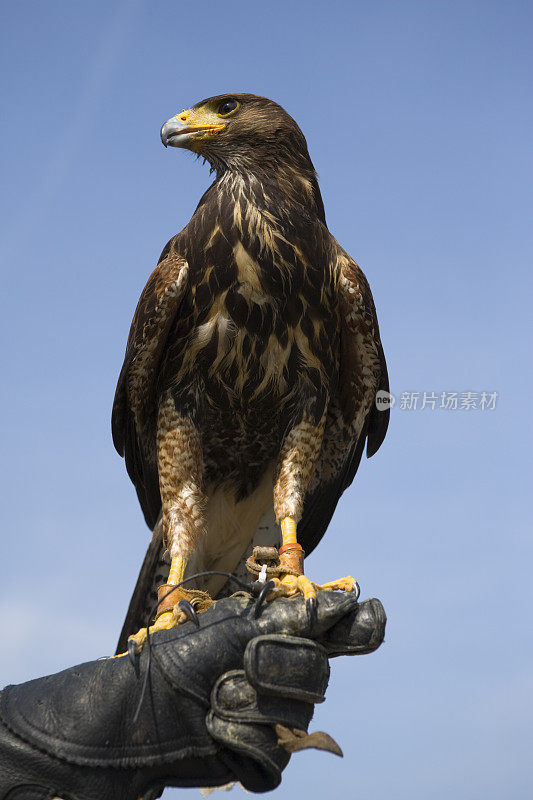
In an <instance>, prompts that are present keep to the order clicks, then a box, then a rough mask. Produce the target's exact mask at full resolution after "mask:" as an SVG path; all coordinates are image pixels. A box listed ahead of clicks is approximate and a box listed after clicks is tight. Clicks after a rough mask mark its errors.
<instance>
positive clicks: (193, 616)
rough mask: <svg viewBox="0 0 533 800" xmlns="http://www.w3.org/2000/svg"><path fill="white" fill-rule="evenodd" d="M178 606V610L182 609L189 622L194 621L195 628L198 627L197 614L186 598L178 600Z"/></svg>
mask: <svg viewBox="0 0 533 800" xmlns="http://www.w3.org/2000/svg"><path fill="white" fill-rule="evenodd" d="M178 608H179V610H180V611H183V613H184V614H185V616H186V617H187V619H190V620H191V622H194V624H195V625H196V627H197V628H199V627H200V620H199V619H198V614H197V613H196V611H195V610H194V608H193V607H192V606H191V604H190V603H189V601H188V600H180V601H179V603H178Z"/></svg>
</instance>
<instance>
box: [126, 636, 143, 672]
mask: <svg viewBox="0 0 533 800" xmlns="http://www.w3.org/2000/svg"><path fill="white" fill-rule="evenodd" d="M128 659H129V662H130V664H131V665H132V666H133V669H134V670H135V674H136V675H137V677H139V673H140V669H139V659H138V657H137V644H136V642H135V641H134V640H133V639H128Z"/></svg>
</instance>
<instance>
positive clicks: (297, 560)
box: [279, 545, 305, 575]
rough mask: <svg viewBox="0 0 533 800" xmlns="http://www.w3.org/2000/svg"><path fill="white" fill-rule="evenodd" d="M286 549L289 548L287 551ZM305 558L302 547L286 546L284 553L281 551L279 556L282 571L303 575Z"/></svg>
mask: <svg viewBox="0 0 533 800" xmlns="http://www.w3.org/2000/svg"><path fill="white" fill-rule="evenodd" d="M285 547H286V548H287V549H286V550H285ZM304 556H305V553H304V551H303V550H302V548H301V545H296V546H293V547H289V546H288V545H285V546H284V548H283V552H281V551H280V554H279V564H280V571H281V572H284V571H285V570H287V571H288V572H290V573H292V574H296V575H303V574H304Z"/></svg>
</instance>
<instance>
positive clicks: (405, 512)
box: [0, 0, 533, 800]
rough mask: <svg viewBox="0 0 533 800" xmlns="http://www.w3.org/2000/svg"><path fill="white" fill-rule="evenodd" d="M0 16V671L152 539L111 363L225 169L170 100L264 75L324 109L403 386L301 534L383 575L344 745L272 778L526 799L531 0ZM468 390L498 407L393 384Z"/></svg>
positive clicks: (9, 10) (350, 684)
mask: <svg viewBox="0 0 533 800" xmlns="http://www.w3.org/2000/svg"><path fill="white" fill-rule="evenodd" d="M2 18H3V19H2V23H1V26H0V27H1V37H2V42H1V52H2V61H3V63H2V65H1V75H2V82H3V84H4V86H3V92H2V96H3V100H2V124H1V127H0V136H1V139H2V154H3V165H2V184H3V187H4V189H5V191H4V192H3V196H2V199H1V208H0V225H1V228H2V235H1V264H2V297H3V301H2V315H1V322H0V324H1V325H2V328H3V331H2V342H3V347H2V378H3V388H2V392H1V395H0V406H1V407H0V420H1V441H2V445H1V449H0V458H1V459H2V468H3V470H2V474H3V481H2V490H3V498H2V502H1V514H2V523H1V530H2V538H1V543H0V624H1V626H2V646H1V653H0V685H1V684H4V683H8V682H17V681H20V680H24V679H27V678H30V677H34V676H36V675H38V674H43V673H48V672H53V671H55V670H57V669H60V668H63V667H65V666H67V665H68V664H72V663H76V662H80V661H84V660H87V659H89V658H92V657H95V656H100V655H103V654H106V653H110V652H111V651H112V650H113V647H114V644H115V640H116V635H117V632H118V631H119V629H120V626H121V623H122V618H123V614H124V611H125V609H126V606H127V603H128V599H129V595H130V591H131V589H132V586H133V583H134V580H135V578H136V574H137V570H138V567H139V564H140V562H141V559H142V556H143V554H144V550H145V547H146V544H147V541H148V531H147V529H146V528H145V526H144V522H143V520H142V517H141V513H140V510H139V508H138V505H137V501H136V498H135V494H134V490H133V487H132V486H131V484H130V482H129V480H128V478H127V476H126V472H125V469H124V465H123V463H122V462H121V460H120V458H119V457H118V455H117V454H116V453H115V451H114V450H113V447H112V443H111V436H110V430H109V416H110V409H111V403H112V399H113V393H114V388H115V381H116V378H117V375H118V372H119V369H120V366H121V362H122V357H123V350H124V345H125V340H126V336H127V332H128V328H129V324H130V320H131V316H132V313H133V309H134V306H135V304H136V302H137V298H138V295H139V293H140V291H141V289H142V287H143V285H144V283H145V280H146V278H147V276H148V274H149V273H150V272H151V270H152V269H153V266H154V265H155V263H156V260H157V258H158V256H159V253H160V251H161V249H162V247H163V245H164V244H165V243H166V242H167V240H168V239H169V238H170V237H171V236H172V235H173V234H174V233H176V232H177V231H178V230H180V229H181V228H182V227H183V226H184V225H185V224H186V222H187V221H188V219H189V218H190V215H191V213H192V211H193V210H194V208H195V205H196V203H197V201H198V199H199V197H200V195H201V193H202V191H203V190H204V189H205V187H206V186H207V185H208V183H209V180H210V178H209V174H208V170H207V168H206V167H203V166H202V165H201V164H200V162H196V161H195V160H194V159H193V158H192V157H191V155H190V154H188V153H185V152H183V151H177V150H170V149H169V150H164V148H163V147H162V146H161V143H160V141H159V128H160V125H161V124H162V122H164V121H165V120H166V119H167V118H168V117H170V116H171V115H173V114H174V113H176V112H177V111H179V110H180V109H181V108H183V107H187V106H189V105H191V104H193V103H194V102H196V101H198V100H199V99H201V98H203V97H206V96H209V95H213V94H217V93H220V92H232V91H250V92H254V93H257V94H264V95H267V96H269V97H272V98H273V99H275V100H277V101H278V102H280V103H281V104H282V105H283V106H285V108H286V109H287V110H288V111H289V112H290V113H291V114H292V115H293V116H294V117H295V118H296V120H297V121H298V122H299V124H300V126H301V127H302V129H303V131H304V133H305V134H306V136H307V140H308V143H309V149H310V152H311V156H312V158H313V160H314V163H315V166H316V168H317V170H318V172H319V178H320V183H321V187H322V191H323V195H324V201H325V205H326V213H327V219H328V223H329V226H330V228H331V230H332V232H333V233H334V234H335V236H336V237H337V238H338V239H339V240H340V242H341V243H342V244H343V246H344V247H345V248H346V249H347V250H348V251H349V252H350V253H351V254H352V255H353V256H354V257H355V258H357V260H358V261H359V262H360V263H361V265H362V266H363V267H364V269H365V271H366V274H367V276H368V278H369V280H370V283H371V286H372V289H373V292H374V296H375V300H376V305H377V308H378V313H379V317H380V322H381V330H382V338H383V342H384V346H385V350H386V354H387V358H388V362H389V368H390V377H391V386H392V390H393V392H394V393H395V394H396V396H397V397H398V403H397V404H396V407H395V408H394V410H393V412H392V419H391V426H390V433H389V436H388V437H387V440H386V442H385V444H384V446H383V448H382V450H381V451H380V452H379V454H378V455H377V456H376V457H375V458H374V459H372V460H371V461H368V462H365V463H363V464H362V466H361V469H360V472H359V474H358V476H357V479H356V482H355V484H354V486H353V487H352V488H351V489H350V490H349V491H348V492H347V493H346V495H345V496H344V498H343V500H342V502H341V504H340V505H339V508H338V511H337V513H336V515H335V518H334V520H333V523H332V525H331V529H330V531H329V532H328V535H327V536H326V537H325V539H324V540H323V542H322V544H321V546H320V547H319V548H318V550H317V551H316V552H315V554H313V556H311V557H310V559H309V562H308V572H309V573H310V574H311V576H312V577H313V578H315V579H316V580H321V579H331V578H334V577H338V576H340V575H344V574H345V573H346V572H347V571H350V572H352V573H353V574H354V575H356V576H357V577H358V578H359V581H360V584H361V587H362V593H363V596H372V595H373V596H377V597H380V598H381V600H382V601H383V603H384V605H385V608H386V610H387V612H388V616H389V624H388V635H387V641H386V643H385V644H384V645H383V647H382V648H381V650H380V651H378V652H377V653H375V654H374V655H372V656H366V657H363V658H360V659H351V660H350V659H344V660H338V661H337V662H335V663H334V664H333V669H332V678H331V684H330V688H329V692H328V699H327V702H326V703H325V704H324V706H322V707H320V708H319V709H317V714H316V717H315V722H314V725H315V727H317V728H323V729H325V730H327V731H328V732H330V733H331V734H332V735H333V736H335V738H337V739H338V740H339V742H340V743H341V745H342V747H343V748H344V752H345V758H344V760H343V761H340V760H335V759H334V758H333V757H332V756H329V755H327V754H322V753H316V752H309V753H304V754H300V755H297V756H295V757H294V758H293V761H292V763H291V765H290V766H289V768H288V769H287V770H286V773H285V777H284V781H283V784H282V787H281V788H280V789H278V790H277V792H276V797H277V798H279V800H282V798H289V797H294V796H295V794H294V793H295V792H296V793H297V796H303V792H304V791H305V793H306V797H307V798H309V800H318V798H323V797H339V796H341V793H342V796H344V797H349V798H352V797H354V798H364V800H385V799H386V800H427V799H428V798H431V800H441V799H442V800H444V798H449V797H453V798H460V800H479V798H481V797H483V798H484V800H501V798H503V797H509V798H513V800H525V798H526V797H527V798H529V797H530V796H531V795H530V791H531V785H532V783H533V774H532V773H533V770H532V767H531V750H532V744H533V742H532V731H531V710H532V704H533V702H532V698H533V677H532V674H533V673H532V649H533V648H532V642H531V619H530V615H531V603H532V599H533V598H532V592H531V585H532V578H531V571H532V561H533V558H532V557H533V545H532V541H531V535H530V530H531V524H530V519H531V511H530V507H531V500H530V495H531V485H532V484H531V477H532V474H531V450H532V441H531V438H532V437H531V398H532V395H533V387H532V385H531V356H530V346H531V339H530V335H529V329H530V318H531V298H530V296H529V297H528V295H530V291H531V284H532V280H531V268H532V250H533V248H532V236H531V215H532V210H533V209H532V205H533V203H532V193H531V192H532V190H531V185H532V181H531V178H532V175H531V173H532V170H531V156H532V148H531V130H532V116H533V113H532V110H533V103H532V92H531V89H532V78H531V76H532V75H533V63H532V61H533V57H532V48H531V36H532V22H533V8H532V6H531V4H530V3H520V2H496V3H493V2H417V3H408V2H351V3H343V2H330V3H325V2H321V3H312V4H311V3H304V2H301V3H300V2H290V1H286V2H269V3H266V2H262V3H259V2H257V3H255V2H231V1H230V0H228V1H227V2H203V3H197V4H193V3H182V2H177V1H176V0H174V2H171V1H170V0H166V2H155V1H154V2H137V0H130V1H129V2H121V3H116V2H90V3H81V2H53V1H52V2H51V1H50V0H47V2H46V3H37V2H24V1H23V2H19V3H12V2H10V3H8V2H4V3H2ZM466 391H471V392H477V393H478V402H479V400H480V397H481V395H480V393H481V392H482V391H486V392H493V391H496V392H498V402H497V405H496V408H495V410H492V411H491V410H488V409H485V410H484V411H482V410H480V409H479V408H478V409H474V410H470V411H467V410H465V409H460V408H459V409H457V410H455V411H454V410H443V409H442V410H441V409H439V408H436V409H435V410H431V408H428V407H426V408H425V409H424V410H421V409H420V408H418V409H417V410H414V409H413V410H408V409H402V408H400V398H401V395H402V393H403V392H419V393H420V399H421V398H422V394H423V392H435V393H436V394H438V395H439V396H440V393H441V392H459V393H461V392H466ZM419 402H420V401H419ZM439 402H440V399H439ZM437 405H438V403H437ZM167 794H168V796H169V797H177V796H178V795H179V794H181V795H182V796H184V792H181V793H180V792H178V791H177V790H169V791H168V793H167ZM236 795H240V790H236ZM166 796H167V795H165V797H166Z"/></svg>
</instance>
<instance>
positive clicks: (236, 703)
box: [211, 669, 313, 730]
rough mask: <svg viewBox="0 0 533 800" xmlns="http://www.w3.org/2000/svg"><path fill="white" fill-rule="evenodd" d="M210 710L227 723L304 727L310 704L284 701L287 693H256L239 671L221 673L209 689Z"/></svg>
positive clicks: (308, 718) (310, 715)
mask: <svg viewBox="0 0 533 800" xmlns="http://www.w3.org/2000/svg"><path fill="white" fill-rule="evenodd" d="M211 709H212V711H213V712H214V713H215V714H216V715H217V716H218V717H219V718H220V719H224V720H227V721H228V722H241V723H249V724H252V723H256V724H259V725H265V724H269V725H276V724H280V725H285V726H288V727H292V728H299V729H306V730H307V726H308V725H309V723H310V722H311V718H312V716H313V705H312V703H306V702H303V701H301V700H291V702H287V696H278V697H268V696H264V695H261V694H258V693H257V692H256V690H255V689H254V687H253V686H252V685H251V684H250V683H249V681H248V679H247V677H246V674H245V673H244V671H243V670H238V669H235V670H231V671H230V672H226V673H225V674H224V675H221V676H220V678H219V679H218V681H217V682H216V683H215V685H214V687H213V691H212V692H211Z"/></svg>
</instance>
